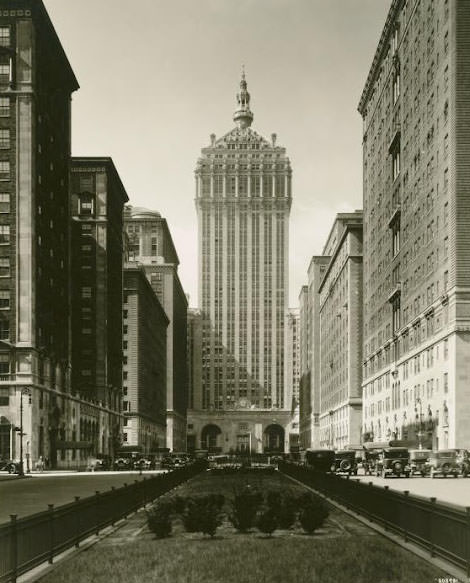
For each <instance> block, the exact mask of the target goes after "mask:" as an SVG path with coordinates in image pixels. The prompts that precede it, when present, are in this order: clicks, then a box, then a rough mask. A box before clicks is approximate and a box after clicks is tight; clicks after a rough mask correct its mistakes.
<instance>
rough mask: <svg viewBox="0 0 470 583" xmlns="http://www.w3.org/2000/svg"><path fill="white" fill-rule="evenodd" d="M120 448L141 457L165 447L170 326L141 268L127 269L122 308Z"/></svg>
mask: <svg viewBox="0 0 470 583" xmlns="http://www.w3.org/2000/svg"><path fill="white" fill-rule="evenodd" d="M123 322H124V335H123V354H124V366H123V375H124V376H123V413H124V430H123V446H125V447H126V448H128V449H130V450H133V451H141V452H143V453H146V454H148V453H150V452H157V451H158V450H159V449H161V448H164V447H166V410H167V405H166V398H167V387H166V383H167V374H166V366H167V349H166V348H167V347H166V342H167V338H166V330H167V327H168V324H169V320H168V318H167V316H166V314H165V311H164V309H163V307H162V306H161V304H160V302H159V300H158V298H157V296H156V295H155V293H154V291H153V289H152V287H151V285H150V283H149V281H148V279H147V277H146V274H145V270H144V268H143V267H139V266H138V265H137V264H135V263H127V264H126V266H125V269H124V304H123Z"/></svg>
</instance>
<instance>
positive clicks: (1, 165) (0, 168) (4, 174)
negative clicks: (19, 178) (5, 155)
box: [0, 160, 10, 180]
mask: <svg viewBox="0 0 470 583" xmlns="http://www.w3.org/2000/svg"><path fill="white" fill-rule="evenodd" d="M9 179H10V162H9V161H8V160H0V180H9Z"/></svg>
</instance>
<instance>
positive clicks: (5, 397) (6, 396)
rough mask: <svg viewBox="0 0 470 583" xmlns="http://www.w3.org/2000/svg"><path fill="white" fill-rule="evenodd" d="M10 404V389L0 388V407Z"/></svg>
mask: <svg viewBox="0 0 470 583" xmlns="http://www.w3.org/2000/svg"><path fill="white" fill-rule="evenodd" d="M9 404H10V389H8V388H5V389H4V388H0V407H8V406H9Z"/></svg>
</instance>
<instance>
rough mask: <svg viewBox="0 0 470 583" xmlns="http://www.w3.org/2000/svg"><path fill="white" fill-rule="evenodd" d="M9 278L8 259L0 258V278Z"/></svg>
mask: <svg viewBox="0 0 470 583" xmlns="http://www.w3.org/2000/svg"><path fill="white" fill-rule="evenodd" d="M9 276H10V258H9V257H0V277H9Z"/></svg>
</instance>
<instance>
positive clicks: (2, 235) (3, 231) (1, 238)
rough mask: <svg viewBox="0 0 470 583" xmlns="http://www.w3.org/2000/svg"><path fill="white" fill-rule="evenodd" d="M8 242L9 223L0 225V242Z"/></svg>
mask: <svg viewBox="0 0 470 583" xmlns="http://www.w3.org/2000/svg"><path fill="white" fill-rule="evenodd" d="M9 242H10V225H0V243H9Z"/></svg>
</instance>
